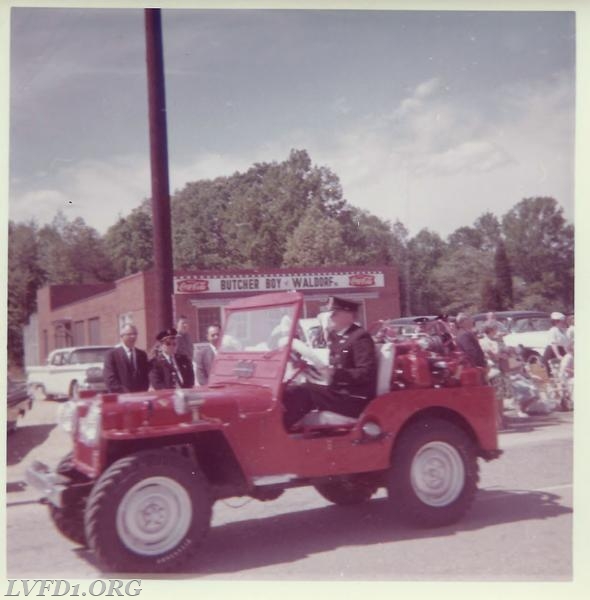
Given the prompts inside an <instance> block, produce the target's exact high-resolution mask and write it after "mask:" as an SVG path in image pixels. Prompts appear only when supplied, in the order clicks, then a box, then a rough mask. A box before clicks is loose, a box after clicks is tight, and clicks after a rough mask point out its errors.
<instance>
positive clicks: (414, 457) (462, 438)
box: [387, 419, 479, 527]
mask: <svg viewBox="0 0 590 600" xmlns="http://www.w3.org/2000/svg"><path fill="white" fill-rule="evenodd" d="M478 480H479V472H478V464H477V456H476V454H475V449H474V447H473V443H472V441H471V439H470V438H469V437H468V436H467V434H466V433H465V432H464V431H463V430H461V429H460V428H458V427H457V426H455V425H453V424H452V423H449V422H447V421H444V420H440V419H431V420H428V421H423V422H420V423H417V424H416V425H414V426H412V427H411V428H410V429H408V430H407V431H405V432H404V433H403V434H402V437H401V438H400V440H399V442H398V443H397V445H396V446H395V448H394V453H393V458H392V466H391V469H390V472H389V475H388V484H387V489H388V494H389V498H390V499H391V501H392V502H393V503H394V504H395V506H396V507H397V508H398V510H399V511H400V512H401V514H402V515H403V516H404V517H406V518H408V519H409V520H410V521H412V522H413V523H414V524H416V525H419V526H422V527H441V526H443V525H449V524H451V523H454V522H456V521H458V520H459V519H460V518H461V517H462V516H463V515H464V514H465V513H466V512H467V510H468V509H469V507H470V506H471V503H472V502H473V498H474V497H475V492H476V490H477V483H478Z"/></svg>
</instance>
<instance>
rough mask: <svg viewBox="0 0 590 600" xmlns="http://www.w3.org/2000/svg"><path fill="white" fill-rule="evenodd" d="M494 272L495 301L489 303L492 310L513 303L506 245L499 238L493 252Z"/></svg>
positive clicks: (507, 306) (500, 308)
mask: <svg viewBox="0 0 590 600" xmlns="http://www.w3.org/2000/svg"><path fill="white" fill-rule="evenodd" d="M494 273H495V276H496V281H495V285H494V289H495V294H496V298H495V302H494V303H493V304H490V305H489V307H490V309H493V310H508V309H509V308H511V307H512V305H513V303H514V294H513V291H512V268H511V267H510V261H509V260H508V254H507V253H506V246H505V245H504V242H503V241H502V240H501V239H500V240H498V244H497V246H496V252H495V254H494ZM482 305H483V306H487V305H486V304H485V303H482Z"/></svg>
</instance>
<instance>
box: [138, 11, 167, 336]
mask: <svg viewBox="0 0 590 600" xmlns="http://www.w3.org/2000/svg"><path fill="white" fill-rule="evenodd" d="M145 42H146V62H147V83H148V107H149V126H150V127H149V129H150V161H151V175H152V221H153V231H154V275H155V285H154V297H153V302H154V304H155V309H156V310H155V313H156V324H157V327H162V328H164V327H170V326H171V325H172V292H173V282H172V279H173V266H172V233H171V219H170V188H169V181H168V142H167V135H166V94H165V86H164V52H163V48H162V17H161V13H160V9H159V8H146V9H145Z"/></svg>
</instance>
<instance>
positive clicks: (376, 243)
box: [337, 206, 394, 266]
mask: <svg viewBox="0 0 590 600" xmlns="http://www.w3.org/2000/svg"><path fill="white" fill-rule="evenodd" d="M337 218H338V221H339V223H340V224H341V226H342V241H343V243H344V245H345V247H346V248H347V249H348V256H349V262H348V264H351V265H373V266H375V265H391V264H392V263H393V254H392V251H393V244H394V237H393V233H392V231H391V225H390V224H389V223H388V222H387V221H383V220H382V219H380V218H379V217H377V216H375V215H372V214H371V213H370V212H368V211H366V210H361V209H359V208H356V207H354V206H344V207H342V209H341V210H340V213H339V215H338V217H337ZM341 264H342V261H341Z"/></svg>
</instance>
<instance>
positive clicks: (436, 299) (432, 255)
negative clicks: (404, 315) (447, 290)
mask: <svg viewBox="0 0 590 600" xmlns="http://www.w3.org/2000/svg"><path fill="white" fill-rule="evenodd" d="M446 250H447V246H446V244H445V242H444V241H443V240H442V239H441V237H440V236H439V235H438V233H435V232H432V231H429V230H428V229H422V230H421V231H420V232H419V233H418V234H417V235H416V236H414V237H413V238H412V239H411V240H409V242H408V259H409V260H408V263H409V269H408V271H409V278H408V285H409V288H410V293H409V297H410V312H411V313H412V314H415V315H421V314H433V313H438V312H439V311H440V309H441V305H442V304H443V303H445V301H446V300H445V297H444V294H441V290H440V288H439V282H438V281H437V280H436V278H435V277H434V276H433V272H434V270H435V269H436V268H437V267H438V266H439V264H442V258H443V257H444V255H445V252H446Z"/></svg>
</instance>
